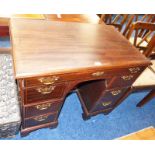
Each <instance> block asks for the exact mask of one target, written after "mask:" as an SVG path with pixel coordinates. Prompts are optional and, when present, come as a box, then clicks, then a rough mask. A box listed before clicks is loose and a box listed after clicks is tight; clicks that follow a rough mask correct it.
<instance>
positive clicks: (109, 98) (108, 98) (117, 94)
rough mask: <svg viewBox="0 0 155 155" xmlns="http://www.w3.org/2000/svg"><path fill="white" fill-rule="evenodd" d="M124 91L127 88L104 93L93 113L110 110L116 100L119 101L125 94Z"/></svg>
mask: <svg viewBox="0 0 155 155" xmlns="http://www.w3.org/2000/svg"><path fill="white" fill-rule="evenodd" d="M126 91H127V88H123V89H113V90H110V91H106V92H105V93H104V94H103V96H102V98H101V99H100V101H99V102H98V103H97V104H96V106H95V108H94V109H93V112H95V111H101V110H106V109H107V110H108V109H111V108H112V107H113V106H114V105H115V103H116V102H117V101H118V99H120V98H121V97H122V96H123V95H124V94H125V92H126Z"/></svg>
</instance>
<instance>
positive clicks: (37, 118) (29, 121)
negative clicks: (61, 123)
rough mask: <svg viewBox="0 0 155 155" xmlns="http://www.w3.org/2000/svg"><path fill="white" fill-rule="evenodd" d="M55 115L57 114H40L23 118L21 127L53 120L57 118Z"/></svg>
mask: <svg viewBox="0 0 155 155" xmlns="http://www.w3.org/2000/svg"><path fill="white" fill-rule="evenodd" d="M57 116H58V115H57V114H46V115H40V116H35V117H32V118H28V119H24V120H23V128H29V127H33V126H38V125H42V124H46V123H51V122H55V121H56V119H57Z"/></svg>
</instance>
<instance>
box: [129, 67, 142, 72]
mask: <svg viewBox="0 0 155 155" xmlns="http://www.w3.org/2000/svg"><path fill="white" fill-rule="evenodd" d="M129 71H130V72H131V73H137V72H139V71H140V68H139V67H135V68H129Z"/></svg>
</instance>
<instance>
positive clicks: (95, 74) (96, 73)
mask: <svg viewBox="0 0 155 155" xmlns="http://www.w3.org/2000/svg"><path fill="white" fill-rule="evenodd" d="M103 74H104V72H95V73H92V76H95V77H98V76H102V75H103Z"/></svg>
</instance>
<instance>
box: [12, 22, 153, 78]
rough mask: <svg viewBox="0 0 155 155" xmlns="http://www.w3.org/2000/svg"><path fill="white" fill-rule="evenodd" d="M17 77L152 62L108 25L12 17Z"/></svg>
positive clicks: (143, 64) (140, 64) (142, 64)
mask: <svg viewBox="0 0 155 155" xmlns="http://www.w3.org/2000/svg"><path fill="white" fill-rule="evenodd" d="M10 33H11V40H12V46H13V58H14V67H15V77H16V78H25V77H33V76H40V75H48V74H52V73H68V72H72V71H73V72H75V71H81V70H85V69H96V68H103V69H111V68H121V67H130V66H137V65H139V66H145V65H146V66H147V65H148V64H150V61H148V60H147V59H146V58H145V57H144V56H143V55H142V54H140V52H139V51H138V50H137V49H136V48H135V47H133V46H132V45H131V44H130V43H129V42H128V40H126V38H124V37H123V36H122V35H121V33H119V32H117V30H115V29H114V28H113V27H111V26H107V25H104V24H103V25H96V24H85V23H72V22H70V23H69V22H56V21H47V20H30V19H29V20H28V19H11V21H10Z"/></svg>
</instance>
